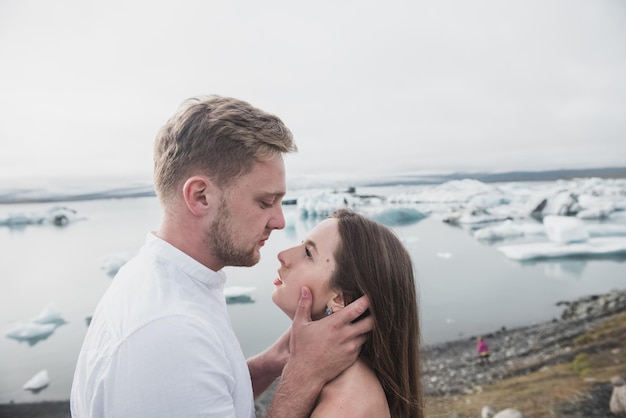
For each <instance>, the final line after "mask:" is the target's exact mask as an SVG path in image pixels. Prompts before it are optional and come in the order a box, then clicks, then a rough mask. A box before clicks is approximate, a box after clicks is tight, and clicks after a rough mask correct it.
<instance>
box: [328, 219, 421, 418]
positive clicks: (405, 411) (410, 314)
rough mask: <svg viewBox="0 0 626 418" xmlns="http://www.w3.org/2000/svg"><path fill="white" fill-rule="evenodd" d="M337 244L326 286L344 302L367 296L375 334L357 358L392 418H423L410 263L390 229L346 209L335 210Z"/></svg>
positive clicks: (414, 300) (407, 255) (411, 264)
mask: <svg viewBox="0 0 626 418" xmlns="http://www.w3.org/2000/svg"><path fill="white" fill-rule="evenodd" d="M331 217H332V218H337V219H338V221H339V222H338V224H339V235H340V237H341V240H340V244H339V246H338V248H337V250H336V253H335V259H336V261H337V268H336V271H335V273H334V274H333V277H331V280H330V285H331V287H333V288H337V289H341V290H342V291H343V293H344V299H345V300H346V303H350V302H352V301H353V300H355V299H356V298H358V297H360V296H361V295H364V294H366V295H368V297H369V300H370V308H369V314H370V315H371V316H372V318H373V319H374V329H373V330H372V333H371V336H370V337H369V338H368V340H367V342H366V343H365V344H364V345H363V349H362V351H361V358H362V359H363V360H365V361H366V362H367V363H368V364H369V365H370V367H371V368H372V369H373V370H374V372H375V373H376V375H377V376H378V379H379V380H380V382H381V384H382V386H383V389H384V390H385V394H386V396H387V402H388V404H389V408H390V411H391V416H392V417H417V418H422V417H423V416H424V413H423V397H422V386H421V380H420V356H419V354H420V353H419V350H420V331H419V318H418V307H417V293H416V287H415V279H414V272H413V263H412V261H411V257H410V255H409V253H408V252H407V250H406V248H405V247H404V245H403V244H402V242H400V240H399V239H398V237H397V236H396V235H395V234H394V232H393V231H392V230H390V229H389V228H387V227H385V226H383V225H381V224H379V223H377V222H375V221H372V220H370V219H368V218H366V217H364V216H362V215H359V214H357V213H355V212H353V211H352V210H349V209H340V210H337V211H335V212H334V213H333V214H332V215H331Z"/></svg>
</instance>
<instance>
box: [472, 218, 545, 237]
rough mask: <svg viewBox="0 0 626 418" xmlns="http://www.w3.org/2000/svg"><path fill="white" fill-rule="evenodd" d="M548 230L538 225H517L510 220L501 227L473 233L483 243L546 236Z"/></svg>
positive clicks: (487, 228)
mask: <svg viewBox="0 0 626 418" xmlns="http://www.w3.org/2000/svg"><path fill="white" fill-rule="evenodd" d="M545 234H546V230H545V227H544V226H543V225H542V224H538V223H515V222H514V221H512V220H510V219H508V220H506V221H504V222H502V223H501V224H499V225H493V226H487V227H484V228H480V229H477V230H475V231H474V232H473V235H474V238H476V239H479V240H482V241H497V240H504V239H508V238H518V237H523V236H527V235H539V236H545Z"/></svg>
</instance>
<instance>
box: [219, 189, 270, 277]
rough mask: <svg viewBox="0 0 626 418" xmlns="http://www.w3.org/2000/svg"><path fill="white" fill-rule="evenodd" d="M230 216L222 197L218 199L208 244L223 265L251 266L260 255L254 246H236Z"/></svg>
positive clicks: (257, 260)
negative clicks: (217, 207) (245, 247)
mask: <svg viewBox="0 0 626 418" xmlns="http://www.w3.org/2000/svg"><path fill="white" fill-rule="evenodd" d="M232 235H233V233H232V218H231V217H230V211H229V209H228V207H227V205H226V200H225V199H224V198H222V199H221V201H220V207H219V209H218V211H217V217H216V218H215V220H214V221H213V223H212V224H211V228H210V229H209V232H208V234H207V239H208V240H209V242H208V245H209V246H210V248H213V253H214V255H215V257H217V259H219V260H220V261H221V262H222V263H224V265H225V266H237V267H251V266H253V265H255V264H256V263H258V262H259V258H260V255H259V253H258V252H257V251H255V248H252V249H243V248H237V247H236V246H235V243H234V242H233V239H232V238H233V237H232Z"/></svg>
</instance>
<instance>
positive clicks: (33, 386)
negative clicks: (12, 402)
mask: <svg viewBox="0 0 626 418" xmlns="http://www.w3.org/2000/svg"><path fill="white" fill-rule="evenodd" d="M49 384H50V377H49V376H48V371H47V370H45V369H44V370H42V371H40V372H39V373H37V374H36V375H34V376H33V377H31V378H30V380H28V382H26V383H24V386H22V389H24V390H31V391H34V392H39V391H40V390H42V389H43V388H45V387H46V386H48V385H49Z"/></svg>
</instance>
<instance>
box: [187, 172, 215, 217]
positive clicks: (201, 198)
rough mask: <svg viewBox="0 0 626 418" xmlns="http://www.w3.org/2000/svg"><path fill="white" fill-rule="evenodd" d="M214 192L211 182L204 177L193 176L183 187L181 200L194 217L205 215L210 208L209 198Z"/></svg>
mask: <svg viewBox="0 0 626 418" xmlns="http://www.w3.org/2000/svg"><path fill="white" fill-rule="evenodd" d="M215 190H216V187H215V185H214V184H213V182H212V181H211V180H210V179H209V178H208V177H205V176H193V177H190V178H188V179H187V181H186V182H185V184H184V186H183V198H184V199H185V203H186V204H187V208H189V210H190V211H191V213H193V214H194V215H196V216H202V215H204V214H205V213H207V212H208V211H209V210H210V209H211V206H212V203H211V200H212V199H211V198H212V196H213V195H214V193H215Z"/></svg>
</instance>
